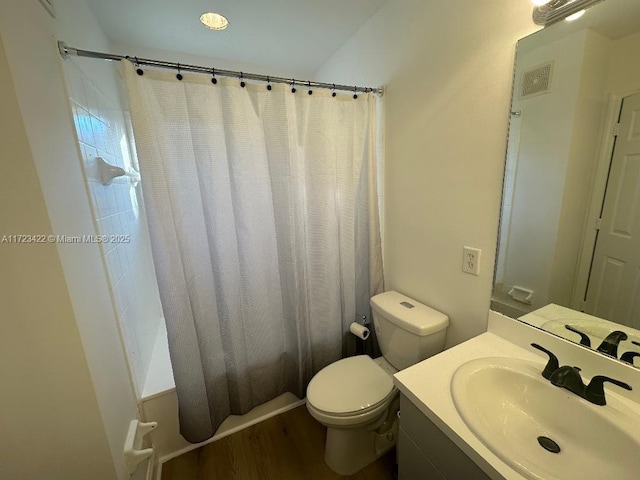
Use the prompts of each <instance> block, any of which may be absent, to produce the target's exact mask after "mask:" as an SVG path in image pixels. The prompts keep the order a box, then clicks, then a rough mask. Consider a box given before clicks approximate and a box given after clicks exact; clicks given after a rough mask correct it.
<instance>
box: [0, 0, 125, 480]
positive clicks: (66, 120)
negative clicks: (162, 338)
mask: <svg viewBox="0 0 640 480" xmlns="http://www.w3.org/2000/svg"><path fill="white" fill-rule="evenodd" d="M54 3H55V6H56V11H57V18H56V19H52V18H50V17H49V16H48V14H47V13H46V12H45V11H44V10H43V9H42V7H41V6H40V4H39V3H38V2H37V1H29V2H24V1H18V0H11V1H4V2H2V3H0V33H1V35H2V40H3V42H4V47H5V50H6V54H7V59H8V64H9V68H10V72H11V76H12V78H13V83H14V85H15V89H16V94H17V98H18V102H19V106H20V110H21V112H22V116H23V120H24V126H25V129H26V132H27V137H28V141H29V145H30V148H31V151H32V154H33V159H34V164H35V168H36V171H37V174H38V177H39V180H40V185H41V188H42V193H43V195H44V200H45V202H46V206H47V209H48V214H49V218H50V221H51V227H52V230H53V232H54V233H56V234H60V235H83V234H95V233H97V230H96V225H95V223H94V219H93V218H92V213H91V209H90V202H89V201H88V196H87V190H86V186H85V182H84V178H83V171H82V168H81V159H80V155H79V150H78V145H77V144H76V142H75V140H74V125H73V120H72V114H71V111H70V108H69V103H68V100H67V96H66V93H65V87H64V84H63V79H62V72H61V67H60V59H59V55H58V52H57V48H56V44H55V40H56V39H58V38H60V39H63V40H65V41H67V42H69V44H72V45H73V44H76V45H82V46H84V47H85V48H87V49H96V50H104V49H107V48H108V42H107V40H106V38H105V37H104V35H103V34H102V32H101V30H100V27H99V25H98V24H97V22H96V20H95V18H94V17H93V15H92V13H91V11H90V10H89V9H88V7H87V6H86V4H85V3H84V2H83V1H82V0H56V2H54ZM108 68H109V67H107V66H100V65H99V64H96V65H95V66H92V67H91V71H90V72H89V73H88V74H89V75H91V76H92V78H96V79H97V81H98V82H99V79H100V77H101V75H102V73H103V72H108V70H107V69H108ZM105 74H106V73H105ZM16 208H18V210H19V211H20V212H22V214H23V215H27V216H28V215H30V214H31V213H30V211H29V209H28V208H27V207H26V206H24V207H23V206H22V205H17V206H16ZM57 252H58V255H59V257H60V262H61V265H62V270H63V272H64V280H65V281H66V285H67V288H68V292H69V295H70V299H71V304H72V307H73V313H74V316H75V324H76V325H77V329H78V332H79V334H80V339H81V341H82V347H83V350H84V358H85V360H84V362H86V366H87V367H88V371H89V373H90V375H91V384H92V388H93V391H94V394H95V398H96V400H97V405H98V407H99V413H100V416H101V418H102V434H103V435H106V440H107V442H108V446H109V449H110V452H111V456H112V462H113V467H111V471H110V470H109V468H107V467H105V469H104V471H103V473H101V474H99V475H98V474H96V475H89V474H87V475H85V476H84V477H78V478H120V479H124V478H128V475H127V472H126V467H125V464H124V459H123V455H122V451H123V445H124V439H125V437H126V432H127V428H128V424H129V421H130V420H131V419H133V418H135V417H136V416H137V404H136V398H135V394H134V391H133V388H132V383H131V379H130V376H129V372H128V369H127V363H126V358H125V354H124V351H123V347H122V343H121V339H120V337H119V332H118V328H117V322H116V315H115V310H114V305H113V302H112V298H111V296H110V292H109V284H108V279H107V275H106V272H105V266H104V263H103V258H102V254H101V251H100V248H99V246H98V245H97V244H88V243H85V244H58V245H57ZM43 273H46V269H43ZM13 340H14V341H15V342H16V343H17V345H22V347H23V348H29V347H30V345H31V344H30V341H29V339H27V338H14V339H13ZM48 354H50V355H52V356H53V358H51V360H50V361H51V362H52V363H53V362H55V361H56V358H55V357H56V356H61V357H64V356H65V355H66V354H67V352H66V351H65V349H64V348H63V347H61V348H60V349H59V350H58V351H53V352H51V351H48ZM15 368H16V369H17V371H20V368H21V366H20V365H19V364H17V365H15ZM52 379H55V380H56V381H62V379H60V378H55V377H52ZM63 381H64V385H65V387H66V388H69V389H73V388H80V386H83V379H82V377H80V376H70V377H68V378H65V379H64V380H63ZM40 400H41V401H48V400H49V398H48V395H46V394H44V395H42V398H40ZM51 418H52V419H53V418H55V416H52V417H51ZM41 421H42V419H40V418H25V424H24V428H25V429H26V431H28V430H29V429H34V430H35V428H36V425H40V424H41ZM50 421H51V420H50ZM79 421H82V419H79ZM59 427H60V434H59V435H58V436H57V438H56V439H55V441H54V442H51V444H50V445H48V447H49V448H51V451H52V452H63V451H65V443H67V442H68V443H69V445H73V444H75V442H76V441H77V440H76V439H75V438H71V437H73V436H74V435H75V433H74V431H73V430H65V429H64V427H65V425H60V426H59ZM75 427H77V426H75ZM75 427H74V428H75ZM93 427H95V425H94V426H93ZM95 428H97V427H95ZM97 434H99V432H97V433H96V435H97ZM34 435H37V434H36V433H34ZM8 436H9V437H10V436H11V435H8ZM43 448H44V446H43ZM70 461H76V462H82V460H81V459H79V458H74V459H73V458H67V457H65V458H64V459H62V458H61V462H70ZM62 464H63V465H66V463H62ZM52 465H53V466H52V469H53V470H52V471H54V472H55V474H56V475H57V474H58V472H57V471H56V470H55V468H56V464H52ZM113 468H115V471H114V470H113ZM62 473H64V472H60V474H62ZM53 475H54V474H53V473H43V474H42V475H34V476H31V477H28V478H54V477H53ZM64 478H73V477H72V476H71V475H69V476H67V477H64Z"/></svg>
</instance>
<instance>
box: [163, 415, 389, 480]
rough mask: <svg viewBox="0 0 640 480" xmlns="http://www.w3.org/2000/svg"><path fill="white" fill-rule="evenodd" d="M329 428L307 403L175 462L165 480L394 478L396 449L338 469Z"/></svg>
mask: <svg viewBox="0 0 640 480" xmlns="http://www.w3.org/2000/svg"><path fill="white" fill-rule="evenodd" d="M325 432H326V430H325V427H323V426H322V425H321V424H319V423H318V422H317V421H316V420H315V419H313V417H311V415H309V412H308V411H307V409H306V407H305V406H304V405H302V406H301V407H298V408H295V409H293V410H290V411H288V412H286V413H283V414H281V415H278V416H276V417H273V418H270V419H268V420H265V421H264V422H261V423H258V424H257V425H254V426H252V427H249V428H246V429H244V430H242V431H240V432H238V433H235V434H233V435H230V436H228V437H225V438H223V439H221V440H218V441H216V442H213V443H210V444H209V445H206V446H204V447H201V448H199V449H197V450H193V451H191V452H189V453H186V454H184V455H181V456H180V457H177V458H174V459H173V460H170V461H169V462H167V463H165V464H164V465H163V466H162V480H307V479H309V480H333V479H342V478H349V479H352V480H393V479H394V476H393V465H394V462H395V454H394V450H392V451H391V452H390V453H388V454H387V455H385V456H384V457H382V458H380V459H379V460H378V461H377V462H375V463H373V464H371V465H369V466H368V467H366V468H365V469H364V470H361V471H360V472H358V473H356V474H355V475H352V476H349V477H343V476H341V475H338V474H336V473H334V472H332V471H331V470H330V469H329V467H327V466H326V464H325V463H324V440H325Z"/></svg>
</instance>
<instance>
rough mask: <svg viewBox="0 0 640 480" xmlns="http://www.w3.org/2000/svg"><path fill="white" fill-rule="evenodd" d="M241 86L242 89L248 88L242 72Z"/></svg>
mask: <svg viewBox="0 0 640 480" xmlns="http://www.w3.org/2000/svg"><path fill="white" fill-rule="evenodd" d="M240 86H241V87H242V88H244V87H246V86H247V84H246V83H245V81H244V73H242V72H240Z"/></svg>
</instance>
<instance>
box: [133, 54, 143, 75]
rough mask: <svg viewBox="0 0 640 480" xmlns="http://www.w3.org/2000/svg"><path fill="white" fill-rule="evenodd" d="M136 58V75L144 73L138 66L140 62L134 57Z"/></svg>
mask: <svg viewBox="0 0 640 480" xmlns="http://www.w3.org/2000/svg"><path fill="white" fill-rule="evenodd" d="M135 59H136V73H137V74H138V75H144V71H143V70H142V69H141V68H140V63H138V57H135Z"/></svg>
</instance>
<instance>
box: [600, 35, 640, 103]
mask: <svg viewBox="0 0 640 480" xmlns="http://www.w3.org/2000/svg"><path fill="white" fill-rule="evenodd" d="M639 49H640V33H636V34H634V35H629V36H628V37H624V38H621V39H619V40H616V41H615V42H613V44H612V46H611V61H610V65H609V75H608V81H607V93H613V94H617V95H625V94H629V93H632V92H637V91H639V90H640V62H638V61H637V58H638V51H639Z"/></svg>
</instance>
